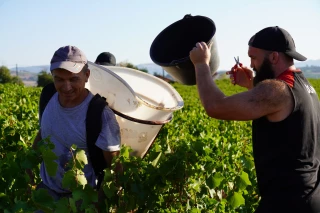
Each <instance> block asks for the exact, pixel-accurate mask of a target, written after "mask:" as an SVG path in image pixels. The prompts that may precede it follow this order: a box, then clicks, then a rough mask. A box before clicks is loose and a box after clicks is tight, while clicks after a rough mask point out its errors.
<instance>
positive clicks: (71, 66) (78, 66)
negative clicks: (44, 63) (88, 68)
mask: <svg viewBox="0 0 320 213" xmlns="http://www.w3.org/2000/svg"><path fill="white" fill-rule="evenodd" d="M84 65H85V64H83V63H75V62H71V61H62V62H55V63H52V64H51V65H50V71H52V70H55V69H65V70H68V71H69V72H72V73H79V72H80V71H81V70H82V68H83V67H84Z"/></svg>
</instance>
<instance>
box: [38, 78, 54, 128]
mask: <svg viewBox="0 0 320 213" xmlns="http://www.w3.org/2000/svg"><path fill="white" fill-rule="evenodd" d="M56 92H57V90H56V88H55V86H54V84H53V83H49V84H47V85H46V86H44V87H43V88H42V90H41V94H40V100H39V121H40V122H41V118H42V114H43V112H44V109H45V108H46V106H47V104H48V103H49V101H50V99H51V98H52V96H53V95H54V94H55V93H56Z"/></svg>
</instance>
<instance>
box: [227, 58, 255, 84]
mask: <svg viewBox="0 0 320 213" xmlns="http://www.w3.org/2000/svg"><path fill="white" fill-rule="evenodd" d="M234 60H235V62H236V64H235V65H234V66H233V67H232V68H231V71H229V72H227V74H228V75H231V76H230V79H231V80H232V83H233V85H235V84H238V85H239V86H243V87H247V88H248V86H250V85H252V78H253V75H252V71H251V70H250V69H249V68H247V67H245V66H243V65H242V63H240V60H239V56H237V58H236V57H234Z"/></svg>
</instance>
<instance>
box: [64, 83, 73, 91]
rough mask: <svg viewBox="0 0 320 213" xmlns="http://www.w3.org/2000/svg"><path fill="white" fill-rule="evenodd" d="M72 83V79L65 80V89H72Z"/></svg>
mask: <svg viewBox="0 0 320 213" xmlns="http://www.w3.org/2000/svg"><path fill="white" fill-rule="evenodd" d="M71 88H72V87H71V83H70V81H65V82H64V90H65V91H69V90H71Z"/></svg>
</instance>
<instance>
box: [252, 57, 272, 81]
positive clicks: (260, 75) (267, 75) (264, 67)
mask: <svg viewBox="0 0 320 213" xmlns="http://www.w3.org/2000/svg"><path fill="white" fill-rule="evenodd" d="M253 70H254V71H255V72H256V76H255V77H254V78H253V85H254V86H256V85H257V84H258V83H260V82H261V81H264V80H266V79H274V72H273V70H272V66H271V63H270V62H269V61H268V59H267V58H265V59H264V60H263V62H262V64H261V67H260V69H259V70H256V69H253Z"/></svg>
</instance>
